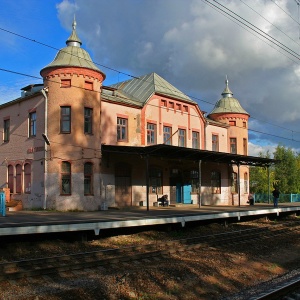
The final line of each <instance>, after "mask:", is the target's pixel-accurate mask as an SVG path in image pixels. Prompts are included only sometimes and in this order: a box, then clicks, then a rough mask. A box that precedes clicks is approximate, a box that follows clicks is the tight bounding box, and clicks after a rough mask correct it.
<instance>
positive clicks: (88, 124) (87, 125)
mask: <svg viewBox="0 0 300 300" xmlns="http://www.w3.org/2000/svg"><path fill="white" fill-rule="evenodd" d="M87 112H88V113H87ZM93 113H94V112H93V109H92V108H90V107H85V108H84V128H83V131H84V134H91V135H92V134H93Z"/></svg>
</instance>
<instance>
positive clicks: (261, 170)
mask: <svg viewBox="0 0 300 300" xmlns="http://www.w3.org/2000/svg"><path fill="white" fill-rule="evenodd" d="M259 157H263V158H270V157H271V155H270V152H269V151H267V152H266V153H263V152H260V153H259ZM269 171H270V182H273V181H274V167H273V166H271V167H270V170H269ZM249 173H250V191H251V192H252V193H255V194H267V193H268V191H269V178H268V169H267V168H266V167H250V171H249ZM271 188H272V187H271Z"/></svg>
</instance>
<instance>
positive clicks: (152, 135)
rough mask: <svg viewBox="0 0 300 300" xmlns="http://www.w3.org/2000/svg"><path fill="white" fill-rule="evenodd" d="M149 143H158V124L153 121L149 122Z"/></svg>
mask: <svg viewBox="0 0 300 300" xmlns="http://www.w3.org/2000/svg"><path fill="white" fill-rule="evenodd" d="M147 144H148V145H151V144H152V145H153V144H156V125H155V124H152V123H148V124H147Z"/></svg>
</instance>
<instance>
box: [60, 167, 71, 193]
mask: <svg viewBox="0 0 300 300" xmlns="http://www.w3.org/2000/svg"><path fill="white" fill-rule="evenodd" d="M61 194H62V195H71V164H70V163H69V162H67V161H63V162H62V163H61Z"/></svg>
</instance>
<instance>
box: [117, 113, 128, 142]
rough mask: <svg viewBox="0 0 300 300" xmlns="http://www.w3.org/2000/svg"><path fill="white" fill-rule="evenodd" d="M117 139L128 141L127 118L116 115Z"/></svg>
mask: <svg viewBox="0 0 300 300" xmlns="http://www.w3.org/2000/svg"><path fill="white" fill-rule="evenodd" d="M117 141H118V142H127V141H128V118H124V117H117Z"/></svg>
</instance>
